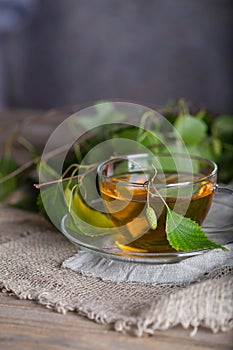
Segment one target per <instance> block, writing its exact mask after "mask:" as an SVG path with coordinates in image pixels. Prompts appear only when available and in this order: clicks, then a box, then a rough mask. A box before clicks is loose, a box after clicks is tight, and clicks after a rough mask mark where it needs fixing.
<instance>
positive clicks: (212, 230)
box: [203, 185, 233, 243]
mask: <svg viewBox="0 0 233 350" xmlns="http://www.w3.org/2000/svg"><path fill="white" fill-rule="evenodd" d="M214 192H215V193H216V194H218V193H223V194H224V193H225V194H228V195H230V197H231V199H233V189H232V188H229V187H225V186H219V185H215V187H214ZM232 208H233V201H232ZM203 229H204V230H205V231H206V232H207V233H221V234H223V233H226V234H228V233H232V231H233V226H232V223H230V224H227V225H225V226H224V227H221V228H219V227H217V228H215V227H210V226H205V225H204V226H203ZM226 237H228V236H226ZM231 241H232V239H231ZM228 243H229V242H228Z"/></svg>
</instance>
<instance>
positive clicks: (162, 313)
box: [0, 277, 233, 337]
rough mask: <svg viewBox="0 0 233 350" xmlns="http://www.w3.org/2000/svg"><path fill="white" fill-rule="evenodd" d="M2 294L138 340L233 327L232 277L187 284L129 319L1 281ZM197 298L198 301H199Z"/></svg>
mask: <svg viewBox="0 0 233 350" xmlns="http://www.w3.org/2000/svg"><path fill="white" fill-rule="evenodd" d="M0 288H1V289H2V291H3V292H8V293H12V294H14V295H15V296H17V297H18V298H20V299H30V300H35V301H36V302H37V303H39V304H41V305H44V306H45V307H47V308H49V309H53V310H54V311H57V312H59V313H62V314H66V313H67V312H68V311H74V312H77V313H78V314H79V315H82V316H86V317H88V318H89V319H91V320H94V321H95V322H97V323H102V324H109V325H113V327H114V329H115V330H116V331H117V332H133V333H134V334H135V335H136V336H138V337H140V336H142V335H143V333H147V334H150V335H152V334H154V333H155V332H156V330H167V329H169V328H171V327H174V326H176V325H179V324H180V325H181V326H182V327H183V328H184V329H188V328H189V327H192V328H193V330H192V332H191V333H190V335H191V336H194V335H195V334H196V333H197V331H198V328H199V327H200V326H203V327H206V328H209V329H210V330H211V331H212V332H213V333H217V332H219V331H222V332H226V331H229V330H230V329H232V328H233V298H232V291H233V278H232V277H224V278H222V279H219V280H215V289H214V292H213V280H210V281H204V282H201V283H198V284H194V285H191V286H189V287H187V288H185V289H182V290H179V291H177V292H176V293H171V294H169V295H165V296H160V297H159V298H157V299H156V300H155V301H154V302H153V303H152V304H151V305H145V306H144V307H143V308H142V309H141V310H139V311H138V312H137V314H134V315H133V314H132V316H121V317H119V316H117V315H115V314H111V313H110V312H107V313H106V312H104V311H103V310H101V309H99V308H98V305H95V306H93V305H91V306H87V305H85V304H84V305H83V304H82V303H81V302H80V303H75V304H74V303H69V302H66V301H64V300H59V299H56V298H54V295H53V293H51V292H47V291H43V292H40V293H38V292H37V291H36V290H33V289H31V290H28V291H22V290H21V291H20V287H19V286H15V285H8V284H7V283H4V282H2V283H1V284H0ZM200 296H201V298H200Z"/></svg>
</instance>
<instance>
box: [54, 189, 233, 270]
mask: <svg viewBox="0 0 233 350" xmlns="http://www.w3.org/2000/svg"><path fill="white" fill-rule="evenodd" d="M232 213H233V201H232V195H229V194H226V193H220V192H219V193H216V195H215V198H214V201H213V203H212V206H211V209H210V211H209V213H208V216H207V217H206V219H205V221H204V223H203V225H202V228H203V230H204V231H205V232H206V234H207V236H208V237H209V238H210V239H211V240H213V241H214V242H216V243H218V244H221V245H226V244H230V243H233V215H232ZM67 217H68V214H66V215H64V217H63V219H62V222H61V231H62V233H63V234H64V235H65V236H66V237H67V238H68V239H69V240H70V241H71V242H72V243H74V244H75V245H76V246H77V247H78V248H79V249H81V250H84V251H87V252H90V253H93V254H96V255H98V256H101V257H104V258H109V259H114V260H120V261H126V262H135V263H146V264H169V263H176V262H179V261H181V260H183V259H187V258H190V257H193V256H197V255H200V254H204V253H206V252H207V251H209V249H204V250H196V251H188V252H171V253H162V252H160V253H135V252H122V251H121V250H120V249H119V248H118V247H110V248H107V247H106V248H105V247H104V248H103V247H101V248H99V247H98V246H97V245H94V244H93V242H92V240H93V238H92V237H88V238H89V239H87V236H85V235H83V234H82V233H80V232H74V231H71V230H69V229H67V227H66V220H67ZM84 236H85V242H84V241H83V240H84V239H83V238H84ZM104 237H105V236H102V238H101V239H104Z"/></svg>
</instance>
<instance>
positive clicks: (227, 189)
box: [214, 185, 233, 195]
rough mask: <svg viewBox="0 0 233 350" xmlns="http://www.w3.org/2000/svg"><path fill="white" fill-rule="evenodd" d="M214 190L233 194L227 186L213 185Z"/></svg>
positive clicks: (232, 190)
mask: <svg viewBox="0 0 233 350" xmlns="http://www.w3.org/2000/svg"><path fill="white" fill-rule="evenodd" d="M214 192H224V193H228V194H231V195H233V189H232V188H229V187H224V186H219V185H215V188H214Z"/></svg>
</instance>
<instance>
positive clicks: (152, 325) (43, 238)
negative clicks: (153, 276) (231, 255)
mask: <svg viewBox="0 0 233 350" xmlns="http://www.w3.org/2000/svg"><path fill="white" fill-rule="evenodd" d="M76 252H77V248H76V247H75V246H74V245H72V244H71V243H70V242H69V241H68V240H67V239H66V238H65V237H64V236H63V235H62V234H61V233H59V232H58V231H56V230H55V229H54V228H53V227H52V226H51V225H50V224H49V223H47V222H46V221H45V220H44V219H43V218H42V217H41V216H40V215H37V214H33V213H29V212H26V211H20V210H17V209H12V208H8V207H5V206H0V259H1V260H0V261H1V265H0V287H1V289H2V290H3V291H6V292H13V293H14V294H15V295H17V296H18V297H19V298H22V299H33V300H36V301H37V302H38V303H40V304H43V305H45V306H46V307H49V308H53V309H54V310H56V311H58V312H61V313H64V314H65V313H66V312H67V311H76V312H77V313H79V314H82V315H85V316H87V317H89V318H90V319H93V320H95V321H96V322H99V323H108V324H112V325H113V326H114V328H115V329H116V330H117V331H126V330H131V331H132V330H133V331H135V334H137V335H138V336H140V335H142V334H143V332H146V333H150V334H153V333H154V332H155V330H156V329H168V328H169V327H172V326H175V325H177V324H181V325H182V326H183V327H184V328H187V327H190V326H191V327H193V332H192V334H195V332H196V331H197V328H198V326H204V327H208V328H210V329H211V330H212V331H213V332H217V331H227V330H229V329H230V328H231V327H232V326H233V295H232V291H233V278H232V266H230V265H229V266H228V265H224V266H219V267H216V268H215V269H214V270H212V271H209V272H205V273H204V274H203V276H202V277H201V278H199V280H198V281H196V282H193V283H191V284H188V285H187V284H180V285H179V284H148V283H132V282H131V283H129V282H113V281H108V280H103V279H101V278H99V277H96V276H93V275H91V276H90V275H88V274H85V273H78V272H74V271H72V270H71V269H68V268H65V267H64V265H63V266H62V264H63V262H64V261H65V260H66V259H68V258H70V257H72V256H73V255H74V254H75V253H76Z"/></svg>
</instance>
